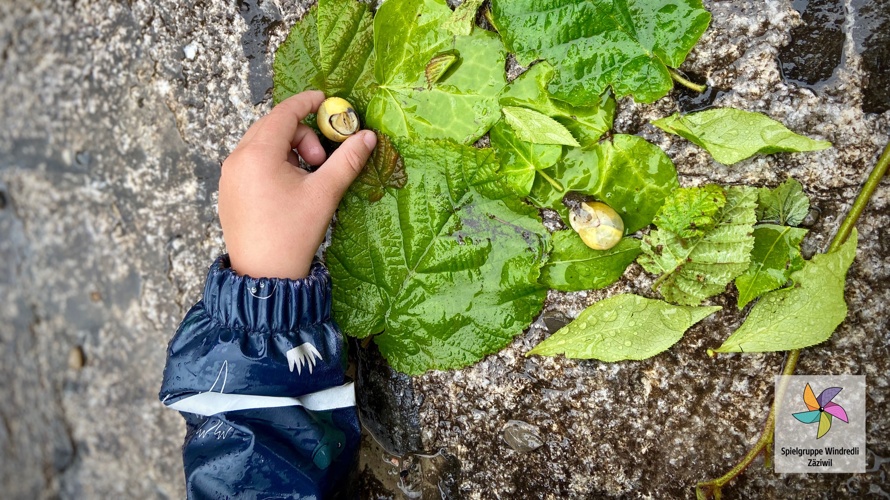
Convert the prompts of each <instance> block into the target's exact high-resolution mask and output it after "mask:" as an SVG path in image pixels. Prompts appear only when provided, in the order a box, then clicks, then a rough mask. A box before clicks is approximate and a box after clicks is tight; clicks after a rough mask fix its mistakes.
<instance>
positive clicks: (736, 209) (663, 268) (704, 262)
mask: <svg viewBox="0 0 890 500" xmlns="http://www.w3.org/2000/svg"><path fill="white" fill-rule="evenodd" d="M669 204H670V202H666V203H665V205H666V206H667V205H669ZM756 205H757V190H756V189H754V188H749V187H730V188H727V189H726V204H725V205H724V206H723V208H722V209H721V210H720V212H719V214H718V216H717V217H716V218H717V224H716V225H714V227H713V228H711V229H710V230H708V231H706V232H705V233H704V234H703V235H701V236H697V237H693V238H686V239H684V238H681V237H680V236H679V235H678V234H677V233H674V232H672V231H669V230H667V229H661V228H659V229H657V230H655V231H652V232H650V233H649V234H648V235H647V236H646V237H645V238H643V245H642V250H643V254H642V255H640V257H639V259H637V262H639V263H640V265H642V266H643V268H644V269H645V270H646V271H648V272H650V273H653V274H658V275H660V277H659V278H658V280H657V281H656V286H657V288H658V291H659V292H661V295H662V296H663V297H664V298H665V299H666V300H667V301H669V302H673V303H676V304H684V305H698V304H700V303H701V301H702V300H704V299H706V298H708V297H712V296H714V295H717V294H719V293H722V292H723V291H724V290H725V289H726V285H727V284H729V282H730V281H732V280H733V279H734V278H735V277H736V276H738V275H739V274H741V273H743V272H745V270H746V269H748V266H749V265H750V262H751V249H752V248H753V246H754V237H753V236H752V235H751V233H752V231H753V225H754V222H755V219H756V217H755V208H756Z"/></svg>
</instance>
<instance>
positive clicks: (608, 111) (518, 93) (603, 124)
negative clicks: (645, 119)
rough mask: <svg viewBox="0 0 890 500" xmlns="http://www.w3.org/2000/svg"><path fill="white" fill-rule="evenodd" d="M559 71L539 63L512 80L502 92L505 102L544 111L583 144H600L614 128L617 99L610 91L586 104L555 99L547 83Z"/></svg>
mask: <svg viewBox="0 0 890 500" xmlns="http://www.w3.org/2000/svg"><path fill="white" fill-rule="evenodd" d="M555 73H556V72H555V70H554V69H553V66H551V65H550V64H549V63H547V62H546V61H541V62H539V63H537V64H535V65H534V66H532V67H531V69H529V70H528V71H526V72H525V73H523V74H521V75H519V77H518V78H517V79H516V80H513V82H512V83H510V85H509V86H508V87H507V90H506V91H504V93H503V95H501V99H500V103H501V105H502V106H518V107H523V108H529V109H533V110H535V111H538V112H540V113H543V114H545V115H547V116H549V117H551V118H553V119H554V120H556V121H558V122H559V123H561V124H562V125H563V126H564V127H565V128H566V129H568V131H569V132H571V134H572V136H573V137H574V138H575V140H577V141H578V143H580V144H581V147H584V148H590V147H593V146H596V144H597V142H598V141H599V140H600V138H601V137H602V136H603V134H605V133H606V132H608V131H609V130H610V129H611V128H612V120H613V119H614V117H615V99H614V98H612V96H611V95H610V94H609V93H604V94H603V95H601V96H600V97H598V98H597V99H593V100H591V101H590V102H589V103H585V105H584V106H573V105H571V104H569V103H566V102H562V101H559V100H557V99H554V98H553V97H552V96H551V95H550V93H549V92H548V91H547V86H548V84H549V83H550V81H551V80H552V79H553V75H554V74H555Z"/></svg>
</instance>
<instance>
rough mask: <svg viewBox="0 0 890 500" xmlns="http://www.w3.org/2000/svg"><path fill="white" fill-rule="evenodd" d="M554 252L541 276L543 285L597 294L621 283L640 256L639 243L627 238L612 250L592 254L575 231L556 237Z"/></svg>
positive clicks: (563, 232)
mask: <svg viewBox="0 0 890 500" xmlns="http://www.w3.org/2000/svg"><path fill="white" fill-rule="evenodd" d="M552 237H553V252H552V253H551V254H550V260H549V261H547V265H545V266H544V269H543V270H542V272H541V283H543V284H544V285H546V286H547V287H549V288H552V289H554V290H561V291H563V292H577V291H580V290H597V289H600V288H605V287H607V286H609V285H611V284H612V283H614V282H616V281H618V280H619V279H620V278H621V275H622V274H624V270H625V269H627V266H629V265H630V264H631V262H633V261H634V259H636V258H637V255H639V254H640V242H639V240H635V239H633V238H624V239H622V240H621V241H620V242H619V243H618V245H616V246H615V247H613V248H611V249H609V250H593V249H591V248H590V247H588V246H587V245H585V244H584V242H583V241H581V237H579V236H578V233H576V232H575V231H557V232H555V233H553V235H552Z"/></svg>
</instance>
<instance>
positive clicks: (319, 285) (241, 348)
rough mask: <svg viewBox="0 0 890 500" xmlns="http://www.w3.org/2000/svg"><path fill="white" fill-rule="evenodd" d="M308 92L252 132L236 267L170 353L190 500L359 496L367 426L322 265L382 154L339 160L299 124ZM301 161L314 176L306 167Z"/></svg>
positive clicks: (366, 150) (232, 170) (367, 145)
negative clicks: (352, 475)
mask: <svg viewBox="0 0 890 500" xmlns="http://www.w3.org/2000/svg"><path fill="white" fill-rule="evenodd" d="M323 99H324V96H323V95H322V94H321V92H304V93H302V94H299V95H296V96H294V97H291V98H290V99H288V100H286V101H283V102H282V103H280V104H279V105H278V106H276V107H275V108H274V109H273V110H272V112H271V113H269V115H267V116H266V117H264V118H262V119H261V120H259V121H258V122H257V123H255V124H254V125H253V126H252V127H251V128H250V129H249V130H248V131H247V133H246V134H245V135H244V138H243V139H242V140H241V142H240V143H239V144H238V147H237V148H236V149H235V151H233V152H232V154H231V156H229V158H228V159H227V160H226V161H225V163H224V164H223V171H222V177H221V178H220V196H219V214H220V221H221V223H222V227H223V236H224V239H225V242H226V248H227V250H228V251H229V254H228V255H227V256H222V257H220V258H219V259H218V260H217V261H216V262H215V263H214V264H213V265H212V266H211V267H210V271H209V274H208V277H207V282H206V284H205V286H204V295H203V298H202V300H201V301H200V302H198V303H197V304H196V305H195V306H194V307H193V308H192V309H191V310H190V311H189V312H188V314H187V315H186V317H185V319H184V320H183V322H182V324H181V325H180V326H179V329H178V331H177V332H176V335H175V336H174V337H173V339H172V340H171V342H170V345H169V347H168V353H167V366H166V368H165V370H164V382H163V386H162V388H161V394H160V397H161V399H162V400H163V401H164V403H165V404H166V405H167V406H169V407H171V408H173V409H176V410H179V411H180V412H181V413H182V415H183V417H185V419H186V423H187V426H188V432H187V435H186V438H185V444H184V446H183V463H184V466H185V479H186V489H187V493H188V496H189V498H235V497H237V498H256V497H261V498H267V497H274V498H300V497H304V496H305V497H313V496H314V497H315V498H330V497H332V496H335V495H336V493H337V492H338V489H342V488H343V487H344V486H349V485H350V480H349V478H348V474H349V472H350V471H351V470H352V469H353V467H352V465H353V461H354V458H355V454H356V452H357V449H358V440H359V427H358V420H357V417H356V413H355V397H354V393H353V389H352V384H351V383H345V382H346V380H345V377H344V374H343V371H344V367H345V355H344V354H345V350H344V340H343V337H342V335H341V333H340V330H339V329H338V328H337V326H336V324H334V323H333V321H332V320H331V318H330V310H331V283H330V277H329V276H328V274H327V271H326V270H325V268H324V266H322V265H321V264H320V263H317V262H316V263H314V264H313V262H312V260H313V256H314V255H315V252H316V250H317V249H318V245H319V244H320V242H321V241H322V239H323V237H324V233H325V230H326V228H327V226H328V224H329V223H330V220H331V217H332V216H333V213H334V210H335V209H336V207H337V204H338V203H339V200H340V198H341V197H342V196H343V193H344V192H345V191H346V189H347V188H348V187H349V185H350V183H352V181H353V180H354V179H355V177H356V176H357V175H358V174H359V172H360V171H361V169H362V167H363V166H364V164H365V162H366V161H367V159H368V156H369V155H370V153H371V150H372V149H373V148H374V146H375V144H376V137H375V136H374V134H373V133H372V132H368V131H364V132H360V133H359V134H356V136H354V137H350V138H349V139H348V140H347V141H346V142H344V143H343V144H342V145H341V146H340V147H339V148H338V149H337V151H336V152H335V153H334V154H333V155H331V158H330V159H328V160H327V161H325V152H324V150H323V149H322V148H321V145H320V144H319V142H318V138H317V137H316V136H315V134H314V133H313V131H312V130H311V129H310V128H309V127H307V126H306V125H303V124H301V123H300V121H301V120H302V119H303V118H305V117H306V115H308V114H309V113H311V112H314V111H315V110H316V109H317V108H318V106H319V104H320V103H321V101H322V100H323ZM294 149H296V150H297V152H299V154H300V156H301V157H303V159H305V160H306V161H307V162H309V163H310V164H314V165H318V164H321V167H320V168H319V169H318V170H317V171H315V172H313V173H308V172H306V171H304V170H302V169H300V168H299V167H298V166H297V156H296V154H295V153H294V152H293V150H294Z"/></svg>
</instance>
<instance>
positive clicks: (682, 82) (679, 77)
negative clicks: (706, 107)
mask: <svg viewBox="0 0 890 500" xmlns="http://www.w3.org/2000/svg"><path fill="white" fill-rule="evenodd" d="M668 72H670V74H671V78H673V79H674V81H675V82H677V83H679V84H680V85H682V86H684V87H686V88H687V89H689V90H693V91H695V92H698V93H699V94H701V93H702V92H704V91H705V90H707V88H708V86H707V85H699V84H697V83H694V82H691V81H689V80H688V79H687V78H686V77H684V76H683V75H681V74H680V72H679V71H677V70H675V69H674V68H668Z"/></svg>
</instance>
